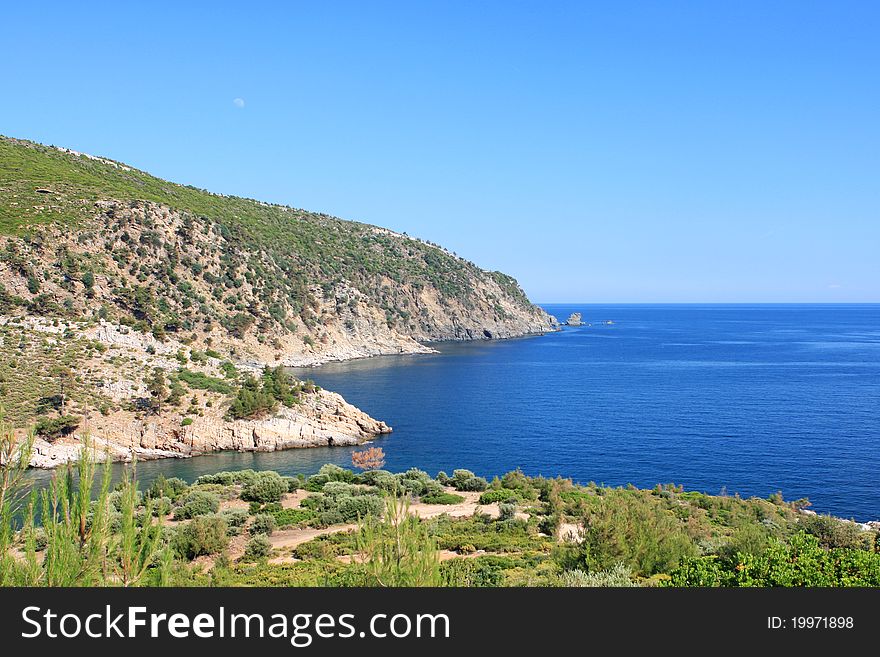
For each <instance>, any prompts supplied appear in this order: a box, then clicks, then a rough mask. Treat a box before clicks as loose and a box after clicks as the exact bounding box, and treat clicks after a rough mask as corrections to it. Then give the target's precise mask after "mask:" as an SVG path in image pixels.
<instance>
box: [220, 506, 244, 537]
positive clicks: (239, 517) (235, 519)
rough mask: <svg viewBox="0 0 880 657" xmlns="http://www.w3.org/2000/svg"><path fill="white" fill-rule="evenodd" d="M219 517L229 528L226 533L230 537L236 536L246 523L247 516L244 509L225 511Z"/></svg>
mask: <svg viewBox="0 0 880 657" xmlns="http://www.w3.org/2000/svg"><path fill="white" fill-rule="evenodd" d="M220 517H221V518H223V519H224V520H225V521H226V524H227V525H228V526H229V529H228V533H229V535H230V536H238V535H239V534H240V533H241V529H242V527H244V524H245V523H246V522H247V519H248V514H247V511H245V510H244V509H226V510H225V511H223V512H222V513H221V514H220Z"/></svg>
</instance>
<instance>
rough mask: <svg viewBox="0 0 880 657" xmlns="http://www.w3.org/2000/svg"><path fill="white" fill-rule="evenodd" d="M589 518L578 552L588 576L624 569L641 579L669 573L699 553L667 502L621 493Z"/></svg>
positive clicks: (610, 494)
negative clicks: (622, 567)
mask: <svg viewBox="0 0 880 657" xmlns="http://www.w3.org/2000/svg"><path fill="white" fill-rule="evenodd" d="M597 500H598V503H597V504H596V505H595V507H594V508H592V509H591V510H590V511H589V512H587V514H586V516H585V518H584V524H585V530H584V539H583V542H582V543H581V544H580V546H579V547H578V550H579V553H580V557H579V561H580V564H578V565H581V564H583V565H585V566H586V570H589V571H593V570H608V569H610V568H613V567H614V566H615V565H617V564H618V563H623V564H624V565H626V566H629V567H630V568H632V570H633V571H634V572H636V573H637V574H640V575H652V574H654V573H661V572H668V571H669V570H670V569H672V568H675V567H676V566H677V565H678V563H679V561H681V559H683V558H685V557H690V556H696V554H697V549H696V546H695V545H694V542H693V541H692V540H691V538H690V536H689V535H688V534H687V532H686V531H685V527H684V526H683V524H682V523H681V521H680V520H678V519H677V518H676V516H675V515H674V514H673V513H672V512H671V511H667V510H666V509H664V508H662V506H661V504H662V500H660V499H658V498H654V497H648V496H644V495H641V494H639V493H638V492H636V493H633V492H630V491H625V490H620V489H615V490H611V491H609V492H608V493H607V494H606V495H603V496H601V497H598V498H597Z"/></svg>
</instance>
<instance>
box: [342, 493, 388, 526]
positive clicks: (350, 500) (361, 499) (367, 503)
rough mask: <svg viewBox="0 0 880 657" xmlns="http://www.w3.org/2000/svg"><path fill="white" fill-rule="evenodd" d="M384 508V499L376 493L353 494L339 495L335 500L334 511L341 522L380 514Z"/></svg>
mask: <svg viewBox="0 0 880 657" xmlns="http://www.w3.org/2000/svg"><path fill="white" fill-rule="evenodd" d="M384 510H385V501H384V500H383V499H382V498H381V497H379V496H378V495H355V496H350V497H345V496H343V497H340V498H338V499H337V501H336V511H337V512H338V513H339V514H340V515H341V516H342V521H343V522H355V521H356V520H358V518H367V517H371V516H380V515H382V512H383V511H384Z"/></svg>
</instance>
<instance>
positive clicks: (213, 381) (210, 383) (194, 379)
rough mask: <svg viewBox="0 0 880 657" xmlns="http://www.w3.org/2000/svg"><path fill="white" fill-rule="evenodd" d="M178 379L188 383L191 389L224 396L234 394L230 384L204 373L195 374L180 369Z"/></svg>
mask: <svg viewBox="0 0 880 657" xmlns="http://www.w3.org/2000/svg"><path fill="white" fill-rule="evenodd" d="M177 378H178V379H180V380H181V381H183V382H184V383H186V384H187V385H188V386H189V387H190V388H194V389H198V390H208V391H210V392H219V393H221V394H224V395H228V394H229V393H230V392H232V387H231V386H230V385H229V383H227V382H226V381H224V380H223V379H218V378H217V377H214V376H209V375H207V374H204V373H203V372H193V371H191V370H187V369H180V370H178V372H177Z"/></svg>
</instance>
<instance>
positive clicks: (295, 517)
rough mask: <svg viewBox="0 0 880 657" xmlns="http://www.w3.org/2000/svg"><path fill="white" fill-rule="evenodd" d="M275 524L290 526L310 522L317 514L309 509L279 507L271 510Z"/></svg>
mask: <svg viewBox="0 0 880 657" xmlns="http://www.w3.org/2000/svg"><path fill="white" fill-rule="evenodd" d="M272 517H273V518H275V525H276V526H278V527H291V526H294V525H301V524H304V523H308V522H311V521H313V520H315V519H317V518H318V514H317V513H315V512H314V511H312V510H311V509H281V510H280V511H272Z"/></svg>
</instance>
